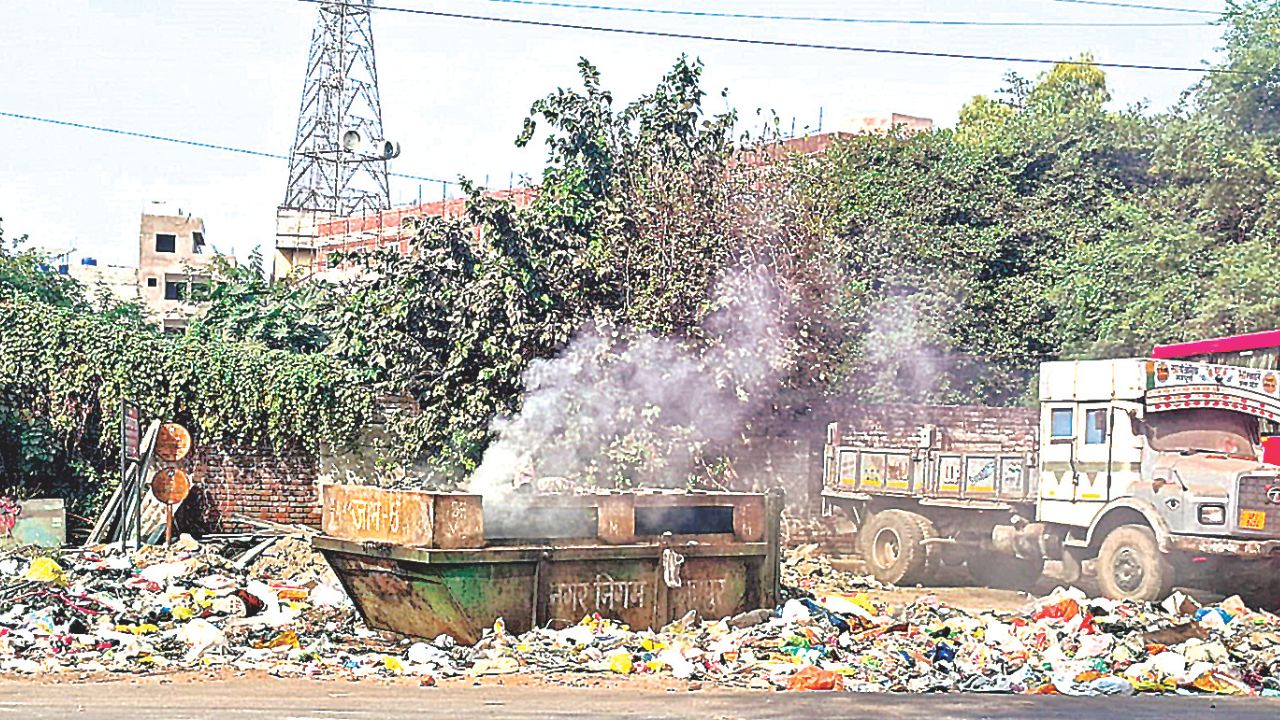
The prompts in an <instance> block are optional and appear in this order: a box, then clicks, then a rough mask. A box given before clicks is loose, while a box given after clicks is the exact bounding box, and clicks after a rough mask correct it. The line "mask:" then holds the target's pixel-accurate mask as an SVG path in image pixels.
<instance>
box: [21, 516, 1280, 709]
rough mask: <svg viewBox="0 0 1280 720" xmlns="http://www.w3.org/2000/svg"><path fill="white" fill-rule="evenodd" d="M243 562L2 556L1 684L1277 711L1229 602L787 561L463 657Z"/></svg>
mask: <svg viewBox="0 0 1280 720" xmlns="http://www.w3.org/2000/svg"><path fill="white" fill-rule="evenodd" d="M251 549H252V550H255V551H256V553H257V554H256V555H254V557H253V559H252V560H251V561H250V562H238V561H237V560H238V559H244V558H245V557H246V552H245V549H244V547H239V548H232V547H230V546H224V545H219V544H216V543H206V544H199V543H196V542H195V541H193V540H191V539H190V538H187V537H184V538H183V539H182V540H181V541H180V542H179V543H178V544H177V545H176V546H175V547H174V548H172V549H170V550H168V551H166V550H165V549H163V548H159V547H147V548H144V549H143V550H141V551H137V552H132V553H128V552H124V551H122V550H119V549H118V548H112V547H110V546H106V547H98V548H89V549H80V550H75V551H67V552H63V553H54V554H49V553H48V552H47V551H44V552H43V553H38V552H35V551H26V552H13V553H9V554H7V555H4V556H2V557H0V597H3V598H4V604H3V606H0V672H5V673H11V674H13V673H60V672H63V673H65V672H70V673H77V674H82V675H83V674H92V673H95V672H101V673H152V672H158V671H166V670H172V669H188V670H201V671H204V670H207V671H211V672H214V671H218V670H220V669H229V670H234V671H244V670H261V671H265V672H268V673H271V674H275V675H288V676H304V677H318V678H361V677H369V676H377V677H388V676H411V677H416V678H418V679H419V681H420V682H421V684H423V685H432V684H435V682H436V681H437V679H441V678H447V677H452V676H486V675H507V674H514V673H526V674H535V675H539V676H541V677H545V678H550V679H556V678H567V677H571V676H570V675H568V674H573V676H580V674H581V673H605V674H610V675H616V676H632V675H648V676H656V677H670V678H677V679H682V680H688V681H691V682H694V683H702V684H704V685H718V686H729V687H745V688H759V689H778V690H844V691H893V692H931V691H945V692H957V691H968V692H997V693H1036V694H1047V693H1059V694H1067V695H1111V694H1125V695H1128V694H1134V693H1175V692H1176V693H1210V694H1226V695H1270V696H1277V695H1280V617H1277V616H1276V615H1273V614H1271V613H1267V612H1260V611H1255V610H1251V609H1249V608H1247V607H1246V606H1245V605H1244V603H1242V602H1241V601H1240V600H1239V599H1238V598H1230V599H1227V600H1225V601H1223V602H1221V603H1218V604H1216V605H1212V606H1205V607H1201V606H1199V605H1198V604H1196V603H1195V602H1194V601H1193V600H1191V599H1190V598H1187V597H1185V596H1182V595H1180V594H1175V595H1174V596H1172V597H1170V598H1169V599H1168V600H1166V601H1165V602H1164V603H1162V604H1160V605H1147V604H1137V603H1131V602H1117V601H1111V600H1100V599H1090V598H1087V597H1085V595H1084V594H1083V593H1081V592H1079V591H1078V590H1074V589H1059V590H1056V591H1055V592H1054V593H1052V594H1051V595H1049V596H1048V597H1045V598H1042V599H1040V600H1037V601H1034V602H1033V603H1032V604H1030V605H1028V606H1027V607H1026V608H1025V609H1024V610H1023V611H1021V612H1017V613H998V612H968V611H964V610H960V609H956V608H952V607H948V606H947V605H945V604H943V603H941V602H940V601H939V600H938V599H937V598H936V597H933V596H931V595H922V596H920V597H918V598H916V599H915V601H914V602H911V603H910V604H908V605H905V606H900V607H898V606H890V605H888V604H886V603H883V602H880V601H877V600H875V599H873V598H872V597H871V596H869V595H868V594H867V593H865V592H863V590H864V589H866V588H868V587H871V586H869V585H866V584H865V583H866V581H865V579H860V578H858V577H857V576H850V577H843V576H840V575H837V574H834V572H833V571H831V570H830V567H829V565H827V564H824V561H823V560H822V559H821V558H820V557H819V556H817V555H816V554H815V552H814V551H813V550H811V549H805V548H801V549H800V550H799V551H798V552H792V553H791V554H790V555H789V557H788V560H787V562H786V563H785V566H786V567H785V573H784V576H785V577H786V578H787V582H788V583H792V584H793V585H792V586H791V587H789V588H787V595H788V596H789V597H790V599H788V600H787V601H786V602H785V603H784V604H783V605H781V606H780V607H777V608H763V609H761V610H757V611H753V612H747V613H742V614H740V615H737V616H734V617H727V618H707V619H700V618H697V617H695V616H694V615H693V614H692V613H690V614H688V615H686V616H685V617H683V618H680V619H679V620H677V621H676V622H673V623H671V624H669V625H667V626H666V627H663V628H659V629H655V630H651V629H639V628H629V627H626V626H625V625H622V624H619V623H617V622H616V621H613V620H610V619H608V618H602V617H598V616H591V617H587V618H584V619H583V620H582V621H581V622H579V623H577V624H574V625H571V626H569V627H563V628H557V629H551V628H538V629H534V630H532V631H530V632H527V633H524V634H521V635H516V634H513V633H510V632H508V631H507V630H506V628H505V625H504V623H503V622H502V620H501V619H499V620H497V621H496V622H495V623H494V625H493V627H492V628H491V629H490V630H488V631H487V632H486V633H485V635H484V637H483V638H482V639H481V640H480V641H479V642H478V643H476V644H475V645H474V646H462V645H458V644H457V643H456V642H454V640H453V639H452V638H451V637H449V636H448V635H441V636H439V637H436V638H431V639H420V640H415V639H411V638H401V637H397V636H393V635H389V634H386V633H379V632H374V631H371V630H368V629H367V628H365V627H364V626H363V625H362V624H361V623H360V621H359V619H358V618H357V616H356V614H355V612H354V610H353V608H352V605H351V603H350V601H349V600H348V599H347V598H346V596H345V595H344V593H343V592H342V590H341V588H340V587H339V585H338V583H337V580H336V578H335V577H334V576H333V574H332V572H331V571H330V569H329V568H328V567H327V566H326V565H325V564H324V562H323V560H322V559H321V558H320V557H319V556H317V555H315V554H314V553H311V552H310V549H309V548H308V546H307V544H306V542H305V540H304V539H301V538H297V537H284V538H281V539H279V540H277V541H276V542H273V543H271V544H270V545H269V546H268V547H265V548H261V549H259V548H258V547H257V546H254V547H253V548H251ZM833 579H834V582H828V581H831V580H833ZM819 581H821V582H819ZM860 583H863V584H860ZM833 585H834V586H836V587H835V589H832V586H833Z"/></svg>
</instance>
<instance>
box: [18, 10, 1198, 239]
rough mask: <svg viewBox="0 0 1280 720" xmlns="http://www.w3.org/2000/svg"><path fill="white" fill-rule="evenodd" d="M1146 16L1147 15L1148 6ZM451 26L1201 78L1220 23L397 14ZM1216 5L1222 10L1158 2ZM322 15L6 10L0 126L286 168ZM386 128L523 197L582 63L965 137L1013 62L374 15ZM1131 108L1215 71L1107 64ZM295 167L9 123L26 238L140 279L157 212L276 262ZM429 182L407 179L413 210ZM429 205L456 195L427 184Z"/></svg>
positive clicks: (1159, 17) (748, 105)
mask: <svg viewBox="0 0 1280 720" xmlns="http://www.w3.org/2000/svg"><path fill="white" fill-rule="evenodd" d="M563 1H564V2H567V3H579V4H601V5H616V6H630V7H649V8H674V9H698V10H711V11H718V12H733V13H766V14H788V15H816V16H840V17H861V18H910V19H945V20H1042V21H1095V22H1104V21H1114V22H1200V21H1206V20H1211V19H1212V18H1211V16H1207V15H1191V14H1182V13H1170V12H1156V11H1150V10H1137V9H1120V8H1108V7H1099V6H1092V5H1085V4H1076V3H1066V2H1059V1H1056V0H965V1H964V2H956V1H954V0H953V1H945V0H901V1H899V2H885V1H883V0H881V1H880V2H862V1H861V0H800V1H795V2H777V1H772V2H771V1H768V0H709V1H706V2H677V1H675V0H607V1H606V0H594V2H588V0H563ZM1135 1H1136V0H1135ZM380 2H381V4H385V5H388V6H399V7H415V8H425V9H433V10H442V11H446V12H458V13H468V14H479V15H491V16H506V17H526V18H535V19H542V20H550V21H556V22H568V23H575V24H595V25H602V26H610V27H630V28H644V29H653V30H662V31H672V32H684V33H694V34H707V35H726V36H738V37H749V38H765V39H779V40H789V41H796V42H806V43H830V44H840V45H858V46H871V47H884V48H900V49H911V50H928V51H935V52H958V53H974V54H987V55H1003V56H1020V57H1023V56H1025V57H1044V58H1064V57H1068V56H1072V55H1075V54H1077V53H1079V52H1081V51H1086V50H1087V51H1092V52H1093V53H1094V54H1095V55H1096V56H1097V58H1098V59H1099V60H1102V61H1109V62H1126V63H1144V64H1155V65H1191V66H1199V65H1201V64H1202V63H1203V62H1204V61H1206V60H1209V59H1212V58H1213V57H1214V56H1215V53H1214V49H1215V48H1216V47H1217V46H1218V45H1219V44H1220V35H1221V33H1220V28H1218V27H1214V26H1210V25H1203V26H1191V27H1144V28H1133V27H1127V28H1096V27H1094V28H1063V27H1041V28H1007V27H1006V28H983V27H954V26H933V27H927V26H918V25H910V26H893V25H857V24H844V23H814V22H783V21H761V20H746V19H732V20H730V19H714V18H692V17H671V16H657V15H645V14H633V13H621V12H604V11H593V10H587V9H559V8H548V7H523V6H518V5H512V4H509V3H499V2H492V1H491V0H380ZM1142 4H1160V5H1169V6H1177V7H1183V8H1194V9H1206V10H1219V9H1221V7H1222V5H1223V3H1222V2H1220V1H1219V0H1159V2H1155V1H1154V0H1153V1H1152V2H1148V3H1142ZM315 14H316V6H315V5H312V4H307V3H301V2H296V1H295V0H0V112H10V113H20V114H26V115H36V116H42V117H51V118H57V119H62V120H70V121H74V122H80V123H86V124H92V125H101V126H107V127H114V128H121V129H126V130H133V131H141V132H147V133H152V134H157V135H167V136H173V137H181V138H187V139H192V140H199V141H203V142H208V143H214V144H220V145H228V146H235V147H243V148H248V149H254V150H261V151H265V152H274V153H279V154H288V151H289V146H290V144H291V143H292V140H293V132H294V128H295V123H296V113H297V109H298V101H299V97H300V92H301V85H302V78H303V72H304V65H305V61H306V56H307V49H308V43H309V40H310V36H311V30H312V26H313V23H314V19H315ZM374 35H375V38H376V45H377V54H378V64H379V71H380V74H381V90H382V102H383V116H384V123H385V125H386V130H387V135H388V136H389V137H390V138H392V139H396V140H399V141H400V142H401V144H402V145H403V148H404V151H403V154H402V155H401V157H400V159H399V160H397V161H396V162H395V163H393V165H392V169H393V170H395V171H399V172H403V173H409V174H414V175H425V176H431V177H444V178H456V177H457V176H458V175H459V174H463V175H467V176H469V177H471V178H474V179H477V180H480V181H482V182H483V181H484V180H485V178H488V179H489V181H490V183H491V184H492V185H494V186H504V187H505V186H506V185H507V182H508V178H509V177H510V176H511V175H512V174H513V173H514V174H516V175H519V174H521V173H530V174H536V172H537V171H538V168H539V167H540V165H541V162H542V158H543V149H542V146H541V144H540V142H539V143H535V145H533V146H531V147H529V148H527V149H523V150H521V149H518V148H516V147H515V146H514V144H513V142H512V141H513V140H514V138H515V136H516V134H517V133H518V132H519V130H520V125H521V121H522V119H523V118H524V116H525V115H526V113H527V111H528V109H529V105H530V103H531V102H532V101H533V100H535V99H536V98H538V97H541V96H543V95H545V94H547V93H548V92H549V91H552V90H554V89H555V88H556V87H559V86H565V85H570V84H573V83H574V82H575V79H576V69H575V63H576V61H577V59H578V57H579V56H585V57H587V58H588V59H590V60H592V61H593V62H595V63H596V64H597V65H599V66H600V68H601V71H602V73H603V75H604V83H605V85H606V87H609V88H611V89H613V90H614V91H615V97H616V98H617V99H618V102H619V104H621V103H622V102H625V101H626V100H629V99H630V98H632V97H634V96H636V95H637V94H640V93H642V92H644V91H646V90H647V89H650V88H651V87H652V86H653V84H654V83H655V82H656V80H657V78H658V77H659V75H660V74H661V73H662V72H663V71H664V70H665V69H666V68H668V67H670V65H671V63H672V62H673V60H674V59H675V57H676V56H677V55H678V54H679V53H681V52H686V53H689V54H690V55H694V56H697V57H700V58H702V59H703V60H704V61H705V62H706V65H707V73H706V76H705V77H706V88H707V89H708V90H709V91H711V93H712V94H711V101H710V102H711V106H712V107H713V108H716V107H719V103H720V102H721V101H720V99H719V96H718V91H719V90H720V89H723V88H728V89H729V102H730V103H732V104H733V105H734V106H736V107H737V108H738V109H739V110H740V111H741V113H742V116H743V118H744V119H745V120H753V119H754V118H755V110H756V109H757V108H763V109H766V110H774V111H776V112H777V113H778V114H779V115H780V116H782V117H783V118H786V119H787V123H788V124H789V121H790V118H792V117H795V118H796V119H797V126H799V127H803V126H805V125H811V126H812V125H815V124H816V123H817V118H818V113H819V109H820V108H821V109H822V110H823V114H824V125H825V126H826V128H827V129H832V128H833V127H834V126H838V125H839V124H840V123H841V121H842V120H844V119H845V118H849V117H852V116H855V115H860V114H867V113H876V112H887V111H895V112H901V113H907V114H911V115H922V116H926V117H932V118H934V119H935V120H936V121H938V122H939V123H941V124H950V123H952V122H954V120H955V116H956V113H957V111H958V110H959V108H960V106H961V105H962V104H963V103H964V102H965V101H966V100H967V99H968V98H970V97H971V96H973V95H974V94H977V93H986V92H990V91H991V90H993V89H994V88H996V87H997V86H998V85H999V84H1000V80H1001V76H1002V75H1003V74H1004V73H1005V72H1006V71H1007V70H1010V69H1015V70H1018V71H1020V72H1022V73H1024V74H1032V75H1033V74H1035V73H1038V72H1040V71H1041V70H1042V69H1043V68H1042V67H1039V66H1034V65H1021V66H1015V65H1010V64H1006V63H999V62H977V61H963V60H948V59H929V58H908V57H901V56H885V55H866V54H858V53H847V52H830V51H819V50H804V49H787V48H765V47H749V46H741V45H730V44H721V43H715V42H710V41H696V40H677V39H664V38H651V37H622V36H617V35H607V34H597V33H588V32H583V31H572V30H558V29H550V28H526V27H518V26H510V25H501V24H494V23H485V22H476V21H466V20H458V19H440V18H432V17H425V16H416V15H407V14H403V13H391V12H380V13H376V14H375V16H374ZM1108 74H1109V77H1110V79H1111V83H1112V90H1113V94H1114V95H1115V98H1116V102H1117V103H1118V104H1129V103H1134V102H1140V101H1147V102H1149V103H1150V105H1151V107H1153V108H1155V109H1162V108H1165V107H1167V106H1168V105H1170V104H1171V103H1173V102H1175V101H1176V100H1177V98H1178V96H1179V94H1180V93H1181V92H1182V91H1183V90H1184V89H1185V88H1186V87H1188V86H1189V85H1191V84H1192V83H1193V82H1194V81H1195V80H1196V78H1197V76H1196V75H1193V74H1190V73H1175V72H1153V71H1140V70H1109V71H1108ZM285 175H286V163H285V162H284V161H280V160H270V159H261V158H252V157H247V156H241V155H233V154H227V153H221V152H215V151H211V150H204V149H198V148H193V147H185V146H178V145H170V144H166V143H158V142H150V141H145V140H141V139H136V138H128V137H120V136H113V135H105V134H101V133H95V132H89V131H84V130H76V129H69V128H62V127H53V126H48V125H40V124H35V123H31V122H28V121H22V120H15V119H10V118H4V117H0V217H3V218H4V226H5V230H6V233H8V234H22V233H27V234H30V235H31V236H32V238H33V240H36V241H38V242H39V244H41V245H43V246H46V247H54V248H76V249H77V250H78V251H79V253H80V254H81V255H91V256H95V257H98V258H99V259H101V260H102V261H104V262H112V263H122V264H134V263H135V262H136V259H137V257H136V256H137V230H138V215H139V213H140V212H141V210H142V208H143V206H144V205H145V204H146V203H147V202H148V201H153V200H154V201H169V202H173V203H176V204H178V205H179V206H181V207H182V208H183V209H184V210H189V211H191V212H194V213H195V214H197V215H200V216H202V217H204V219H205V222H206V224H207V227H208V233H207V235H208V237H209V239H210V241H211V242H212V243H213V244H214V245H215V247H217V248H218V249H219V250H222V251H223V252H235V253H237V254H240V255H241V256H243V255H245V254H247V253H248V252H249V251H250V250H251V249H252V248H253V247H254V246H262V247H263V249H264V250H269V248H270V246H271V243H272V236H273V233H274V217H275V208H276V205H277V204H278V203H279V202H280V201H281V200H282V198H283V195H284V183H285ZM419 192H420V187H419V184H418V183H416V182H414V181H410V180H396V179H393V181H392V193H393V198H394V199H395V200H396V201H408V200H411V199H416V198H417V197H418V195H419ZM421 192H422V194H423V195H425V196H426V197H428V198H434V197H439V196H440V192H441V190H440V187H439V186H438V185H437V186H434V187H431V186H428V187H425V188H421Z"/></svg>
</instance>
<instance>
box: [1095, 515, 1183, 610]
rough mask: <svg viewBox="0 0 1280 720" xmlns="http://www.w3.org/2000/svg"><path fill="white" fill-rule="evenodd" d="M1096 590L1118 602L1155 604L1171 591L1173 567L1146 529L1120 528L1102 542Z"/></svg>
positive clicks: (1153, 536) (1147, 528)
mask: <svg viewBox="0 0 1280 720" xmlns="http://www.w3.org/2000/svg"><path fill="white" fill-rule="evenodd" d="M1097 572H1098V587H1099V588H1100V589H1101V590H1102V594H1104V595H1106V596H1107V597H1110V598H1115V599H1117V600H1138V601H1146V602H1158V601H1160V600H1163V599H1165V598H1166V597H1168V596H1169V592H1170V591H1171V590H1172V589H1173V578H1174V569H1173V563H1172V562H1170V561H1169V558H1168V557H1166V556H1165V554H1164V553H1162V552H1160V546H1159V545H1158V544H1157V543H1156V534H1155V533H1154V532H1152V531H1151V528H1149V527H1147V526H1145V525H1121V526H1120V527H1118V528H1116V529H1115V530H1112V531H1111V532H1110V533H1109V534H1108V535H1107V536H1106V537H1105V538H1103V540H1102V547H1101V549H1100V550H1099V551H1098V561H1097Z"/></svg>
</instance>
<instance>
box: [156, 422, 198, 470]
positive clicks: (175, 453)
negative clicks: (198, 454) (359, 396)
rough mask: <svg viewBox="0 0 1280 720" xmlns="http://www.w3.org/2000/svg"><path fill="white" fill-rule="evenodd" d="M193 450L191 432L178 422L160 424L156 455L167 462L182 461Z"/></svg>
mask: <svg viewBox="0 0 1280 720" xmlns="http://www.w3.org/2000/svg"><path fill="white" fill-rule="evenodd" d="M190 452H191V433H189V432H187V429H186V428H184V427H182V426H181V425H179V424H178V423H165V424H163V425H161V426H160V434H159V435H158V436H157V437H156V457H158V458H160V459H161V460H163V461H165V462H181V461H182V460H184V459H185V458H186V457H187V455H188V454H189V453H190Z"/></svg>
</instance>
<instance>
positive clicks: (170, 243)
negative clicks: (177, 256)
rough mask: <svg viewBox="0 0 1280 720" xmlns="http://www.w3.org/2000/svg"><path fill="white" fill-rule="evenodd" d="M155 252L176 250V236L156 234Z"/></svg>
mask: <svg viewBox="0 0 1280 720" xmlns="http://www.w3.org/2000/svg"><path fill="white" fill-rule="evenodd" d="M156 252H158V253H161V252H162V253H171V252H178V236H177V235H164V234H160V233H157V234H156Z"/></svg>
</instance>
